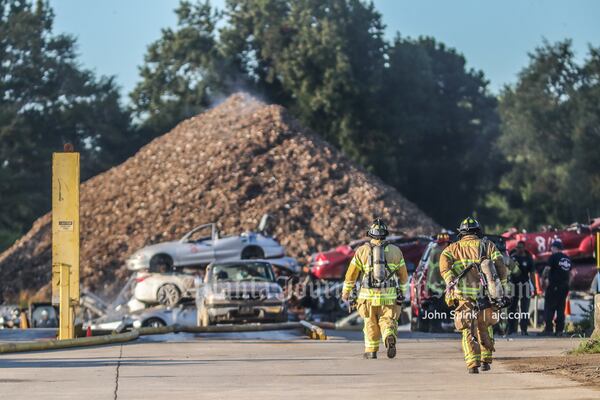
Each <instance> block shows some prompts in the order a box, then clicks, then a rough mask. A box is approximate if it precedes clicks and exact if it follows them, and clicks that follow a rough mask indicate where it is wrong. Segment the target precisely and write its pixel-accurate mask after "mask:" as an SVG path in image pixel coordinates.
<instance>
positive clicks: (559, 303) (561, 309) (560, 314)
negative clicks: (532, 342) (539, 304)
mask: <svg viewBox="0 0 600 400" xmlns="http://www.w3.org/2000/svg"><path fill="white" fill-rule="evenodd" d="M568 293H569V287H568V286H567V285H564V286H549V287H548V289H546V295H545V297H544V319H545V320H546V326H545V327H544V331H546V332H552V331H553V329H552V325H553V324H552V320H553V319H554V315H555V314H556V332H557V333H562V331H563V329H565V303H566V300H567V294H568Z"/></svg>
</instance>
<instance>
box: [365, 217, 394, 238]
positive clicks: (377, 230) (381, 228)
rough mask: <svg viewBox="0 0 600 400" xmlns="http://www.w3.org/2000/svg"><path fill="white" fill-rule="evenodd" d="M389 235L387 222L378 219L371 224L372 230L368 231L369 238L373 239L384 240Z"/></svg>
mask: <svg viewBox="0 0 600 400" xmlns="http://www.w3.org/2000/svg"><path fill="white" fill-rule="evenodd" d="M387 235H389V231H388V228H387V225H386V224H385V222H383V221H382V220H381V218H376V219H375V221H373V224H371V228H370V229H369V230H368V231H367V236H369V237H372V238H373V239H379V240H383V239H385V238H386V237H387Z"/></svg>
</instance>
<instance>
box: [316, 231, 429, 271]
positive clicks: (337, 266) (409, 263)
mask: <svg viewBox="0 0 600 400" xmlns="http://www.w3.org/2000/svg"><path fill="white" fill-rule="evenodd" d="M367 240H368V239H362V240H355V241H353V242H351V243H350V244H347V245H342V246H338V247H336V248H334V249H331V250H328V251H322V252H319V253H315V254H313V255H312V260H311V272H312V274H313V275H314V276H315V277H317V278H318V279H327V280H340V279H344V275H345V274H346V269H348V264H350V260H352V257H354V251H355V250H356V249H357V248H358V247H359V246H361V245H362V244H364V243H366V242H367ZM387 241H388V242H390V243H393V244H395V245H396V246H398V247H400V249H401V250H402V253H403V254H404V259H405V261H406V268H407V270H408V273H409V274H411V273H412V272H413V271H414V270H415V266H416V265H417V264H418V263H419V260H420V259H421V255H423V252H424V251H425V248H426V247H427V245H428V244H429V243H430V242H431V238H430V237H426V236H418V237H413V238H406V237H402V236H390V237H388V238H387Z"/></svg>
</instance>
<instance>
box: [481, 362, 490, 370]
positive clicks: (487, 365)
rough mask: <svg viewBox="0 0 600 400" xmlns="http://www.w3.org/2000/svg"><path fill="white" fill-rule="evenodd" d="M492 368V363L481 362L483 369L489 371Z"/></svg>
mask: <svg viewBox="0 0 600 400" xmlns="http://www.w3.org/2000/svg"><path fill="white" fill-rule="evenodd" d="M490 369H492V366H491V365H490V363H486V362H484V363H482V364H481V370H482V371H489V370H490Z"/></svg>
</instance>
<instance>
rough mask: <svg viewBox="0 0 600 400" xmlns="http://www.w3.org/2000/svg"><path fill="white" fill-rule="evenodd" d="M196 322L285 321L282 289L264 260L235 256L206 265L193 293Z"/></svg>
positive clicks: (285, 313) (200, 324)
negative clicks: (239, 258) (225, 260)
mask: <svg viewBox="0 0 600 400" xmlns="http://www.w3.org/2000/svg"><path fill="white" fill-rule="evenodd" d="M196 306H197V308H198V325H199V326H209V325H213V324H216V323H238V322H283V321H287V304H286V299H285V296H284V293H283V289H282V288H281V286H279V285H278V284H277V283H276V278H275V274H274V272H273V267H272V266H271V264H270V263H268V262H265V261H254V260H238V261H233V262H228V263H213V264H211V265H209V266H208V267H207V270H206V275H205V277H204V281H203V282H202V283H201V284H200V285H199V288H198V290H197V295H196Z"/></svg>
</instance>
